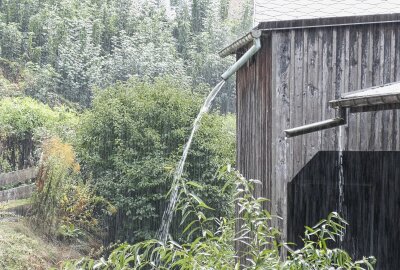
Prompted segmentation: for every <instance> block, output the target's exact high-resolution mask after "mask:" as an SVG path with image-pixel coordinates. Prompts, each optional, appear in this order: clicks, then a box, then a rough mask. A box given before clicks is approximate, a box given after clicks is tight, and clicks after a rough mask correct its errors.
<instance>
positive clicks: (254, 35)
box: [221, 30, 261, 81]
mask: <svg viewBox="0 0 400 270" xmlns="http://www.w3.org/2000/svg"><path fill="white" fill-rule="evenodd" d="M260 37H261V31H260V30H253V31H251V32H250V33H249V34H248V35H247V36H246V39H247V40H246V41H247V43H248V42H249V41H253V46H251V48H250V49H249V50H248V51H247V52H246V53H245V54H244V55H243V56H242V57H240V59H239V60H238V61H237V62H236V63H234V64H233V65H232V66H231V67H230V68H228V70H227V71H225V72H224V74H222V75H221V78H222V79H223V80H224V81H226V80H228V78H229V77H230V76H232V75H233V74H234V73H235V72H236V71H238V70H239V69H240V68H241V67H242V66H243V65H244V64H246V63H247V61H248V60H249V59H250V58H251V57H252V56H253V55H255V54H256V53H257V52H258V51H259V50H260V49H261V41H260ZM237 45H238V48H239V46H242V45H243V44H237ZM233 49H234V48H233Z"/></svg>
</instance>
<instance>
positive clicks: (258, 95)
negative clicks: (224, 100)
mask: <svg viewBox="0 0 400 270" xmlns="http://www.w3.org/2000/svg"><path fill="white" fill-rule="evenodd" d="M261 43H262V48H261V50H260V51H259V52H258V53H257V54H256V55H255V56H254V57H253V58H252V59H250V61H249V62H248V63H247V66H246V67H245V68H242V69H240V70H239V71H238V74H237V78H238V80H237V113H238V115H240V116H242V117H237V125H236V126H237V134H238V136H237V140H238V141H237V146H238V147H237V165H238V170H239V171H240V172H241V173H242V174H243V176H245V177H246V178H248V179H263V183H264V185H263V187H262V188H259V189H257V190H256V194H257V196H262V197H266V198H270V197H271V190H272V189H271V171H270V170H269V168H270V167H271V162H272V161H271V155H270V153H271V151H270V146H271V143H272V137H271V135H272V133H271V130H272V128H271V126H272V119H271V117H272V112H271V89H270V87H271V66H270V65H269V63H271V58H272V57H271V49H272V48H271V35H270V34H266V35H264V36H263V37H262V39H261ZM240 56H241V54H239V55H238V57H240ZM239 78H240V79H239ZM255 160H257V162H255ZM240 226H241V224H240V222H238V223H237V228H239V227H240ZM236 248H237V250H241V251H245V250H246V246H245V245H243V244H242V243H241V242H239V241H238V242H236Z"/></svg>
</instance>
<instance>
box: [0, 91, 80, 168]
mask: <svg viewBox="0 0 400 270" xmlns="http://www.w3.org/2000/svg"><path fill="white" fill-rule="evenodd" d="M77 123H78V117H77V115H76V113H74V112H73V111H71V110H70V109H68V108H66V107H54V108H50V107H49V106H48V105H45V104H43V103H41V102H38V101H35V100H33V99H32V98H28V97H25V98H22V97H17V98H3V99H0V149H1V153H0V171H3V172H4V171H11V170H15V169H20V168H22V167H26V166H32V165H34V164H35V163H36V162H37V161H38V159H39V154H38V153H37V151H36V150H37V149H38V146H39V145H40V144H41V141H42V140H43V139H44V138H46V137H48V136H51V135H58V136H61V137H63V138H65V139H72V138H73V137H74V136H75V135H74V134H75V128H76V125H77Z"/></svg>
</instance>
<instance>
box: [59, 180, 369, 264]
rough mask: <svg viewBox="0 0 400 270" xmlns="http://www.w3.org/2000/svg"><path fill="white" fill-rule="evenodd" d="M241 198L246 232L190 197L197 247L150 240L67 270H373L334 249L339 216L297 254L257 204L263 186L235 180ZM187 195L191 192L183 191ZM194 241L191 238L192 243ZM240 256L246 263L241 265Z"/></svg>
mask: <svg viewBox="0 0 400 270" xmlns="http://www.w3.org/2000/svg"><path fill="white" fill-rule="evenodd" d="M234 179H235V181H234V183H235V186H236V190H237V192H236V194H235V196H234V200H233V201H231V204H237V205H238V206H239V211H240V212H241V214H242V218H241V221H242V222H241V224H242V225H241V227H240V228H239V230H238V231H236V232H235V230H234V227H235V226H234V224H235V219H226V218H222V219H212V218H207V217H206V216H205V215H204V214H203V211H204V209H205V208H207V206H206V205H204V203H203V202H202V201H201V200H200V199H198V198H196V199H195V200H193V196H191V193H186V192H185V193H186V195H187V196H186V197H184V196H182V197H181V198H184V200H183V201H181V205H186V204H187V202H189V204H190V205H191V207H190V208H186V210H185V211H189V212H194V213H196V215H195V216H196V217H197V218H195V219H194V220H193V222H191V223H190V224H189V225H188V226H187V227H186V235H188V234H191V232H192V231H194V230H200V231H201V234H200V236H199V237H197V238H196V239H194V240H193V241H187V240H186V241H180V242H176V241H173V240H171V241H169V242H168V243H166V244H163V243H160V242H159V241H157V240H148V241H144V242H140V243H137V244H135V245H128V244H122V245H120V246H119V247H117V248H116V249H115V250H114V251H113V252H112V253H111V254H110V255H109V256H108V258H102V259H100V260H97V261H95V260H92V259H81V260H78V261H72V262H67V263H65V264H64V266H63V268H64V269H67V270H68V269H77V268H79V269H182V270H184V269H186V270H194V269H218V270H220V269H226V270H233V269H249V270H250V269H252V270H253V269H254V270H255V269H260V270H261V269H265V270H267V269H277V270H278V269H282V270H304V269H307V270H330V269H354V270H361V269H369V270H371V269H373V264H374V258H372V257H370V258H363V259H362V260H360V261H354V260H353V259H352V258H351V257H350V256H349V254H347V253H346V252H345V251H344V250H341V249H338V248H330V246H332V244H333V243H334V241H337V240H338V239H339V238H340V237H341V236H342V234H343V231H344V230H343V229H344V228H345V226H346V225H347V224H346V222H345V221H344V220H343V219H342V218H341V217H340V216H338V215H337V214H336V213H331V214H330V215H329V216H328V218H327V219H325V220H322V221H321V222H319V223H318V224H317V225H315V226H314V227H312V228H310V227H307V228H306V231H305V237H304V239H303V241H304V247H302V248H300V249H297V250H293V249H292V248H293V247H292V248H289V247H287V245H285V244H283V243H279V242H278V241H277V239H278V236H279V231H278V230H277V229H275V228H274V227H272V226H271V221H272V220H273V219H274V217H273V216H271V214H270V213H268V212H267V211H266V210H262V205H263V204H264V203H265V199H263V198H255V197H254V196H253V195H252V194H253V193H252V191H253V189H254V187H255V185H256V184H257V183H258V181H254V180H250V181H247V180H245V179H244V178H243V177H242V176H238V177H236V176H234ZM182 190H183V191H185V190H186V188H185V187H184V188H182ZM209 222H213V223H216V224H217V225H218V229H217V230H215V231H213V230H209V229H208V228H209V226H205V224H206V223H209ZM189 239H190V238H189ZM234 241H242V242H246V243H247V245H248V248H247V251H243V250H242V252H244V253H241V254H238V253H236V252H235V250H234V245H233V242H234ZM284 249H286V251H287V252H288V257H287V258H286V260H282V256H281V253H280V251H281V250H284ZM237 256H241V257H242V258H246V260H237Z"/></svg>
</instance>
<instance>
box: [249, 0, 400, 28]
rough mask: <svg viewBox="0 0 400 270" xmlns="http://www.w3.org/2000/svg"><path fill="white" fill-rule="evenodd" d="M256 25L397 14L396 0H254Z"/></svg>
mask: <svg viewBox="0 0 400 270" xmlns="http://www.w3.org/2000/svg"><path fill="white" fill-rule="evenodd" d="M254 1H255V4H254V7H255V11H254V21H255V23H256V24H258V23H262V22H270V21H284V20H304V19H316V18H331V17H349V16H366V15H375V14H392V13H400V2H399V0H319V1H317V0H285V1H282V0H254Z"/></svg>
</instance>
